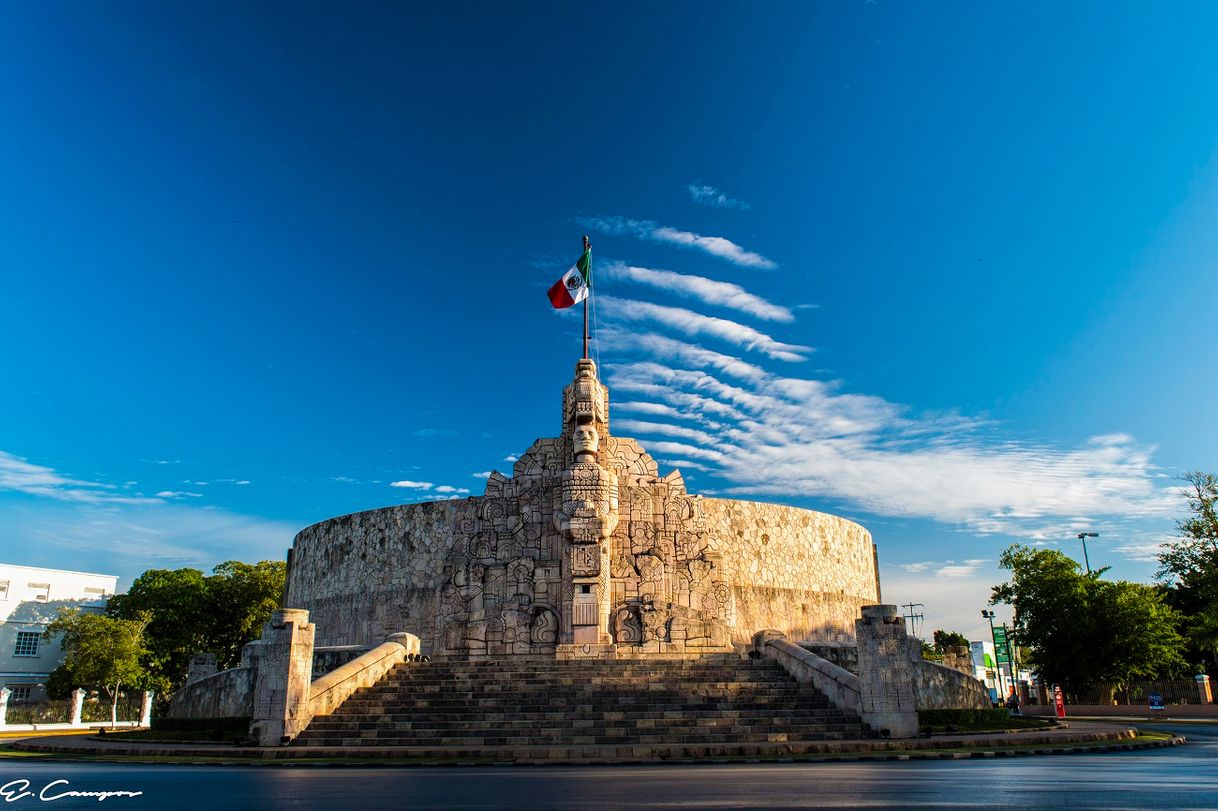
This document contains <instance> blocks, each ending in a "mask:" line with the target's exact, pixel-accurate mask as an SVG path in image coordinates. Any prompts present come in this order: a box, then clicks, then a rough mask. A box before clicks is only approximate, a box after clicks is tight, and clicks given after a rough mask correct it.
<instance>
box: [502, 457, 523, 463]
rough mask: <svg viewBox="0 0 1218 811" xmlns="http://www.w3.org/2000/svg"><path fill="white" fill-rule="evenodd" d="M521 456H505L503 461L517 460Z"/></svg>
mask: <svg viewBox="0 0 1218 811" xmlns="http://www.w3.org/2000/svg"><path fill="white" fill-rule="evenodd" d="M519 458H520V457H519V456H505V457H503V461H505V462H515V461H516V460H517V459H519Z"/></svg>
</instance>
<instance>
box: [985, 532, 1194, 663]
mask: <svg viewBox="0 0 1218 811" xmlns="http://www.w3.org/2000/svg"><path fill="white" fill-rule="evenodd" d="M999 565H1000V566H1001V567H1002V568H1004V569H1007V570H1008V571H1010V572H1011V580H1010V582H1008V583H1003V584H1001V585H998V586H995V587H994V589H993V599H992V600H991V603H1008V604H1010V605H1012V606H1014V608H1015V623H1014V625H1015V627H1014V633H1015V637H1016V638H1017V639H1018V640H1019V643H1020V644H1021V645H1023V646H1024V647H1026V648H1027V649H1028V651H1029V652H1030V653H1031V657H1032V661H1033V663H1034V664H1035V666H1036V669H1037V670H1038V671H1039V672H1040V675H1041V677H1042V678H1043V679H1045V680H1046V681H1050V682H1059V683H1061V684H1063V685H1066V686H1068V687H1079V686H1082V685H1085V684H1088V683H1094V682H1119V683H1123V682H1126V681H1129V680H1132V679H1139V678H1155V677H1160V676H1166V675H1172V674H1174V673H1178V672H1180V671H1181V670H1182V669H1183V667H1184V659H1183V656H1182V652H1183V649H1184V640H1183V638H1182V637H1181V636H1180V634H1179V633H1178V632H1177V630H1176V626H1177V625H1178V623H1179V620H1180V618H1179V615H1177V614H1176V612H1175V611H1174V610H1172V608H1171V607H1170V606H1168V605H1167V604H1166V603H1165V602H1164V600H1163V596H1164V592H1163V590H1162V589H1161V588H1156V587H1154V586H1148V585H1145V584H1142V583H1130V582H1127V581H1123V580H1120V581H1115V582H1110V581H1106V580H1103V579H1101V578H1102V577H1103V574H1104V572H1105V571H1107V570H1106V569H1100V570H1097V571H1093V572H1091V573H1090V574H1084V573H1083V572H1082V571H1081V568H1080V566H1079V565H1078V563H1077V562H1076V561H1074V560H1072V559H1071V558H1069V557H1067V556H1066V555H1065V554H1063V553H1062V552H1059V551H1057V550H1052V549H1032V548H1030V547H1026V546H1022V545H1019V544H1016V545H1014V546H1011V547H1009V548H1008V549H1007V550H1006V551H1005V552H1003V553H1002V557H1001V558H1000V559H999Z"/></svg>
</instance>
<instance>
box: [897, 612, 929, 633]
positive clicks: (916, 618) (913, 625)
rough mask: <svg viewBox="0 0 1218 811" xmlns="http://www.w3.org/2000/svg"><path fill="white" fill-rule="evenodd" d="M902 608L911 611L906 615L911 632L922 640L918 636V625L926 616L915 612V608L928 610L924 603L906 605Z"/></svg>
mask: <svg viewBox="0 0 1218 811" xmlns="http://www.w3.org/2000/svg"><path fill="white" fill-rule="evenodd" d="M901 608H908V609H909V611H908V612H907V613H906V614H905V619H907V620H909V632H910V633H911V634H913V635H914V636H916V637H918V638H919V639H921V638H922V637H921V636H919V634H918V623H919V622H921V621H922V620H924V619H926V615H925V614H919V613H917V612H915V611H914V609H915V608H926V606H924V605H923V604H922V603H905V605H903V606H901Z"/></svg>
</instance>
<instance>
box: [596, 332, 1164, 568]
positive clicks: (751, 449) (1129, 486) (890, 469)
mask: <svg viewBox="0 0 1218 811" xmlns="http://www.w3.org/2000/svg"><path fill="white" fill-rule="evenodd" d="M674 343H680V342H674ZM636 346H638V347H640V348H644V349H646V348H648V347H649V346H652V345H651V344H648V343H646V342H640V343H639V344H636ZM654 348H656V349H657V350H658V354H659V355H660V356H662V357H671V356H674V355H675V356H677V357H680V358H682V359H683V360H685V361H691V360H695V359H698V358H699V355H698V352H697V351H696V350H697V349H698V348H696V347H691V348H690V350H689V351H684V350H677V349H675V348H674V347H672V346H665V345H659V346H655V347H654ZM701 361H702V363H700V364H694V365H701V366H702V367H703V368H701V369H680V368H675V369H674V368H670V367H669V366H668V365H664V364H660V363H652V362H646V361H639V362H633V363H625V364H618V365H614V366H612V367H611V368H610V369H609V374H608V377H607V382H608V384H609V385H610V387H611V390H613V391H615V392H619V393H625V394H627V395H631V396H632V399H630V400H629V403H630V405H629V406H628V410H633V411H634V412H635V413H639V414H647V415H649V416H651V417H652V418H653V421H651V422H645V421H640V420H619V421H617V424H619V425H621V424H623V423H624V425H625V426H626V427H629V428H630V429H631V430H633V431H635V432H637V433H639V434H640V435H642V436H645V437H655V438H657V439H656V441H654V442H653V441H650V440H645V441H644V446H645V447H647V448H648V449H649V450H651V451H652V453H653V454H663V455H664V456H665V457H667V458H679V459H689V460H693V461H695V462H697V463H699V464H703V465H707V466H709V467H710V468H711V469H712V471H713V472H714V473H715V474H717V475H718V476H719V477H721V478H723V479H725V480H727V481H728V482H729V483H730V485H729V487H728V488H727V489H726V490H725V491H724V492H725V493H727V494H732V495H775V496H787V497H792V496H800V497H806V496H809V495H815V496H821V497H830V498H833V499H838V500H840V501H842V502H845V503H848V504H852V505H855V506H856V507H859V508H862V509H865V510H867V511H870V512H873V513H876V514H880V515H890V516H908V517H920V518H930V519H933V520H937V521H941V522H945V523H949V524H955V525H957V526H960V527H967V528H968V529H969V530H970V531H971V532H975V533H988V532H1003V533H1008V534H1013V535H1017V536H1022V537H1029V538H1031V537H1037V536H1039V535H1041V534H1044V533H1046V532H1049V531H1052V532H1056V533H1058V534H1060V532H1061V531H1062V527H1063V526H1067V527H1069V526H1075V525H1079V526H1084V527H1092V526H1097V523H1096V522H1097V520H1099V519H1103V520H1105V521H1108V522H1113V521H1122V520H1135V519H1140V518H1143V517H1148V516H1162V515H1164V514H1165V513H1167V512H1170V510H1172V509H1175V508H1176V502H1175V500H1176V496H1175V494H1174V493H1171V492H1169V491H1168V490H1167V489H1165V488H1162V487H1160V486H1159V484H1158V479H1157V470H1156V468H1155V467H1154V465H1153V464H1152V463H1151V461H1150V454H1151V452H1152V450H1153V449H1152V448H1149V447H1145V446H1142V445H1139V444H1138V443H1137V442H1136V440H1134V439H1133V438H1132V437H1129V436H1127V435H1123V434H1119V435H1106V436H1097V437H1093V438H1092V439H1090V440H1088V441H1087V442H1085V443H1083V444H1082V445H1079V446H1075V447H1060V446H1052V445H1048V444H1037V443H1030V442H1018V441H1014V440H1011V439H1008V438H1005V437H1002V436H1001V435H1000V433H999V427H998V426H995V425H993V424H991V423H989V422H988V421H986V420H984V419H978V418H971V417H967V416H962V415H958V414H952V413H946V414H922V415H916V414H913V413H911V412H910V410H909V409H907V408H905V407H903V406H900V405H897V404H894V403H891V402H888V401H886V400H884V399H883V398H879V397H874V396H868V395H859V394H850V393H847V392H844V391H842V389H841V386H840V384H838V383H836V382H832V381H818V380H809V379H800V378H792V377H783V376H780V375H774V374H770V373H766V372H764V371H761V372H760V374H756V373H751V374H750V375H749V376H747V377H744V378H741V379H739V382H734V383H728V382H725V381H724V380H722V379H720V378H719V377H717V376H716V374H713V373H712V372H715V371H717V369H718V367H726V364H724V363H723V362H722V361H720V360H718V359H714V358H705V357H703V358H701ZM708 370H709V371H708ZM642 403H649V404H650V405H647V406H640V404H642ZM673 412H677V413H679V414H680V415H681V419H679V420H678V419H677V418H676V417H674V416H673ZM699 419H704V420H710V421H714V422H716V423H719V424H721V427H720V428H719V429H717V430H715V431H713V432H711V431H705V430H701V429H700V427H690V426H689V425H688V424H687V425H682V424H681V422H685V423H689V422H690V421H695V422H696V421H697V420H699ZM672 438H676V439H681V440H686V441H684V442H673V441H671V439H672ZM947 565H948V564H945V565H944V568H943V569H942V576H943V577H963V576H965V575H966V574H967V571H966V569H965V568H959V567H973V568H975V567H976V566H978V565H980V563H979V562H977V561H974V560H965V561H957V562H955V563H952V564H950V565H951V566H954V567H957V568H946V566H947ZM968 571H971V569H970V570H968Z"/></svg>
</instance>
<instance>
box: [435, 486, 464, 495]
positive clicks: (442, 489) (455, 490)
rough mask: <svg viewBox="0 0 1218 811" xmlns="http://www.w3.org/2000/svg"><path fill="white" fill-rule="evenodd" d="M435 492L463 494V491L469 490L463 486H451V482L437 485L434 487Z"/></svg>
mask: <svg viewBox="0 0 1218 811" xmlns="http://www.w3.org/2000/svg"><path fill="white" fill-rule="evenodd" d="M436 492H437V493H460V494H465V493H468V492H469V490H467V489H466V488H464V487H453V486H452V485H451V484H442V485H440V486H439V487H437V488H436Z"/></svg>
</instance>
